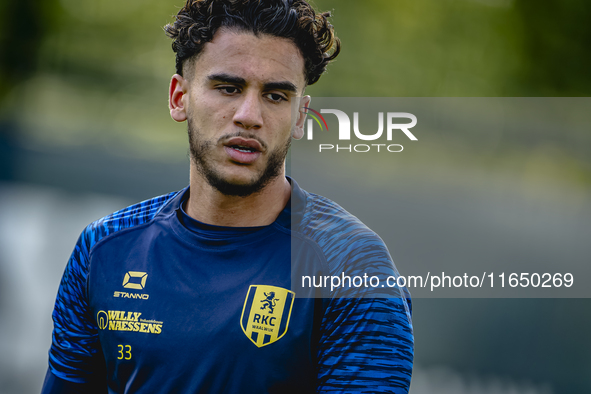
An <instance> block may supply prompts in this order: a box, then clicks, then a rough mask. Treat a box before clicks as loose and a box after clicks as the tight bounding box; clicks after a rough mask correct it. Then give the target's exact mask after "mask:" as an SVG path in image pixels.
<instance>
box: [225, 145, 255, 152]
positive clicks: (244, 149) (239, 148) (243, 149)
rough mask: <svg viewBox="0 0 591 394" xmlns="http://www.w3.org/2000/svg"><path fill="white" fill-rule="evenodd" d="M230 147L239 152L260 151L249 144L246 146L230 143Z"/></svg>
mask: <svg viewBox="0 0 591 394" xmlns="http://www.w3.org/2000/svg"><path fill="white" fill-rule="evenodd" d="M230 148H232V149H235V150H237V151H238V152H243V153H255V152H258V150H256V149H254V148H251V147H248V146H244V145H230Z"/></svg>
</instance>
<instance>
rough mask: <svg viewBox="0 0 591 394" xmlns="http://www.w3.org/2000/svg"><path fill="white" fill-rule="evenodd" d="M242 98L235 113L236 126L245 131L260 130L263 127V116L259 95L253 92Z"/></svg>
mask: <svg viewBox="0 0 591 394" xmlns="http://www.w3.org/2000/svg"><path fill="white" fill-rule="evenodd" d="M242 97H243V99H242V100H241V101H240V103H239V105H238V107H237V108H236V112H234V119H233V121H234V124H235V125H236V126H239V127H242V128H245V129H260V128H261V127H262V126H263V114H262V107H261V104H262V103H261V101H260V99H259V96H258V94H254V92H252V93H248V94H245V95H243V96H242Z"/></svg>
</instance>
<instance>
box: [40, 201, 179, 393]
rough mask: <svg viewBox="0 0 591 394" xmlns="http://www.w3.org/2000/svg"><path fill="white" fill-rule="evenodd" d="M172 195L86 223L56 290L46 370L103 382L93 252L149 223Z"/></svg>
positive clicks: (71, 379) (83, 380)
mask: <svg viewBox="0 0 591 394" xmlns="http://www.w3.org/2000/svg"><path fill="white" fill-rule="evenodd" d="M176 194H178V193H177V192H175V193H170V194H167V195H163V196H159V197H156V198H153V199H150V200H146V201H143V202H141V203H138V204H135V205H132V206H130V207H127V208H125V209H122V210H120V211H117V212H115V213H113V214H111V215H109V216H105V217H104V218H101V219H99V220H97V221H96V222H93V223H91V224H90V225H89V226H88V227H86V229H84V231H83V232H82V234H81V235H80V237H79V238H78V242H77V243H76V246H75V247H74V251H73V252H72V255H71V256H70V259H69V260H68V264H67V265H66V268H65V270H64V274H63V276H62V280H61V282H60V286H59V289H58V293H57V297H56V301H55V306H54V310H53V313H52V319H53V334H52V343H51V347H50V349H49V370H50V371H51V373H52V375H54V376H55V377H57V378H59V379H61V380H65V381H68V382H72V383H88V382H92V381H95V382H96V381H100V382H103V381H105V380H106V372H105V370H106V367H105V360H104V357H103V354H102V349H101V346H100V343H99V336H98V327H97V324H96V317H95V316H94V315H93V312H92V311H91V310H90V307H89V304H88V294H87V287H86V286H87V279H88V272H89V265H90V256H91V251H92V249H93V247H94V246H95V245H96V244H97V243H99V242H100V241H101V240H103V239H104V238H106V237H108V236H109V235H111V234H114V233H116V232H118V231H120V230H123V229H127V228H130V227H133V226H137V225H140V224H143V223H145V222H147V221H149V220H151V219H152V218H153V217H154V216H155V215H156V214H157V213H158V212H159V211H160V210H161V209H162V208H163V206H164V205H165V204H166V203H167V202H168V201H169V200H170V199H171V198H172V197H174V196H175V195H176Z"/></svg>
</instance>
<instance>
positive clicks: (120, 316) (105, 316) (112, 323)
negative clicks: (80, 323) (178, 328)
mask: <svg viewBox="0 0 591 394" xmlns="http://www.w3.org/2000/svg"><path fill="white" fill-rule="evenodd" d="M141 315H142V314H141V312H124V311H107V312H105V311H99V312H98V313H97V314H96V323H97V325H98V328H99V329H101V330H108V331H132V332H144V333H148V334H160V333H161V332H162V324H163V323H162V322H161V321H156V320H146V319H140V316H141Z"/></svg>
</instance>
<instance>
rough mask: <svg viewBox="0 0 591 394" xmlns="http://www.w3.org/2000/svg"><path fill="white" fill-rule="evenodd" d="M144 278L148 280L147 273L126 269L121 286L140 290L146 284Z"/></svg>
mask: <svg viewBox="0 0 591 394" xmlns="http://www.w3.org/2000/svg"><path fill="white" fill-rule="evenodd" d="M132 279H133V280H132ZM146 280H148V274H147V273H145V272H140V271H127V273H126V274H125V276H124V277H123V287H125V288H126V289H136V290H142V289H143V288H144V287H145V286H146Z"/></svg>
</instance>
